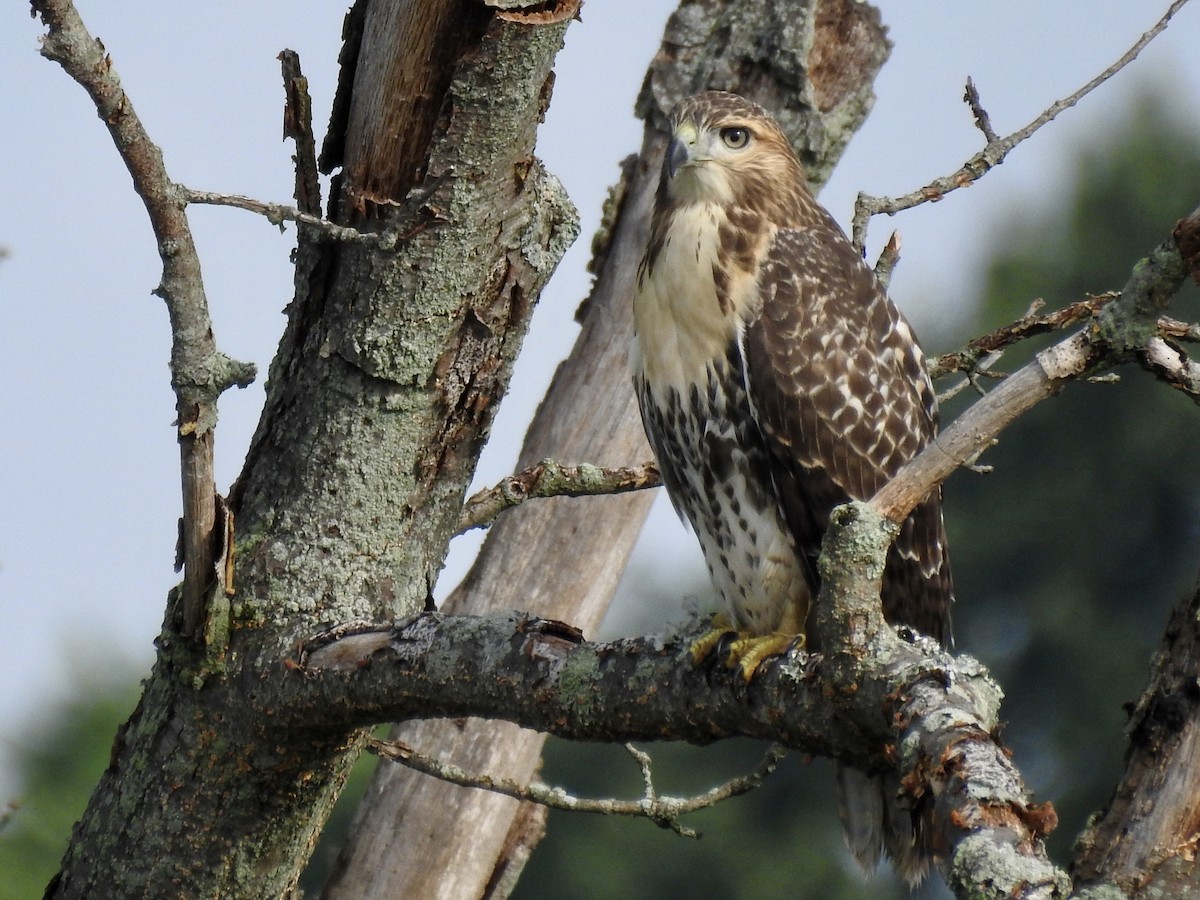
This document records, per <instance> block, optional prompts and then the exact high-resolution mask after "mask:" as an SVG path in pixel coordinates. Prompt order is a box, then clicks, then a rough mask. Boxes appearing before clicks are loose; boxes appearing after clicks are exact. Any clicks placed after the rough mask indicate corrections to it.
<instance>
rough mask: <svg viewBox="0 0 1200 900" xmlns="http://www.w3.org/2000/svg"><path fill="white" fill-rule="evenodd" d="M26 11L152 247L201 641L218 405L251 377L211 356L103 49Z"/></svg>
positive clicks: (148, 161) (69, 24) (70, 17)
mask: <svg viewBox="0 0 1200 900" xmlns="http://www.w3.org/2000/svg"><path fill="white" fill-rule="evenodd" d="M33 9H34V12H36V13H37V14H38V15H40V16H41V19H42V22H43V23H44V24H45V25H46V28H47V34H46V36H45V37H44V38H42V51H41V52H42V55H43V56H45V57H46V58H47V59H50V60H53V61H54V62H57V63H58V64H59V65H61V66H62V67H63V69H64V70H66V72H67V74H69V75H70V76H71V77H72V78H74V79H75V81H77V82H78V83H79V85H80V86H81V87H83V89H84V90H86V91H87V93H88V95H89V96H90V97H91V98H92V102H93V103H94V104H95V106H96V111H97V112H98V113H99V115H100V119H101V121H103V122H104V123H105V125H106V126H107V128H108V131H109V134H110V135H111V136H112V139H113V143H114V144H115V145H116V148H117V152H118V153H120V155H121V159H122V161H123V162H124V163H125V166H126V168H127V169H128V170H129V174H130V175H131V176H132V177H133V185H134V190H135V191H137V194H138V196H139V197H141V198H142V203H143V204H144V205H145V207H146V213H147V215H148V216H149V218H150V225H151V227H152V228H153V229H154V236H155V238H156V239H157V241H158V253H159V256H160V257H161V259H162V264H163V273H162V281H161V282H160V283H159V286H158V287H157V288H156V289H155V291H154V293H156V294H157V295H158V296H160V297H161V298H162V299H163V300H164V301H165V302H166V305H167V312H168V314H169V316H170V320H171V386H172V388H174V391H175V397H176V410H177V412H178V420H177V427H178V439H179V447H180V457H181V460H180V461H181V468H182V482H183V529H182V548H183V554H182V556H183V562H184V580H183V599H182V608H181V612H182V623H181V625H182V630H183V632H184V633H185V634H188V635H192V636H199V635H202V634H203V633H204V632H205V617H206V614H207V612H206V607H207V602H208V598H209V596H210V586H212V585H214V584H216V585H217V586H218V588H219V591H218V592H219V593H223V589H220V585H221V578H222V575H223V573H222V572H220V571H218V570H217V567H216V566H215V563H216V561H217V558H218V556H219V555H220V549H219V548H220V543H221V541H220V540H219V536H218V535H217V501H216V488H215V485H214V483H213V428H214V426H215V425H216V422H217V397H218V396H219V395H220V394H221V392H222V391H224V390H226V389H227V388H230V387H233V386H234V385H237V386H238V387H245V386H246V385H248V384H250V382H252V381H253V380H254V377H255V374H256V371H255V367H254V365H253V364H251V363H242V362H238V361H236V360H234V359H231V358H230V357H228V356H226V355H225V354H223V353H221V352H219V351H218V350H217V346H216V342H215V340H214V338H213V329H212V319H211V318H210V316H209V312H208V300H207V298H206V297H205V295H204V282H203V280H202V278H201V275H200V258H199V256H198V254H197V253H196V245H195V243H194V241H193V240H192V232H191V228H190V227H189V225H188V221H187V215H186V213H185V202H184V199H183V196H182V192H181V191H180V189H179V187H178V186H177V185H176V184H175V183H174V182H172V181H171V179H170V177H169V176H168V174H167V169H166V166H165V165H164V163H163V159H162V152H161V151H160V150H159V149H158V147H156V146H155V145H154V143H153V142H152V141H151V140H150V136H149V135H148V134H147V133H146V130H145V128H144V127H143V125H142V122H141V120H140V119H139V118H138V116H137V113H136V112H135V111H134V108H133V103H132V101H131V100H130V99H129V96H128V95H127V94H126V93H125V90H124V89H123V88H122V87H121V80H120V78H119V77H118V76H117V72H116V70H115V69H114V67H113V64H112V60H111V59H110V58H109V56H108V54H107V53H105V51H104V45H103V44H101V43H100V41H98V40H96V39H95V38H94V37H92V35H91V34H90V33H89V32H88V30H87V27H86V26H85V25H84V24H83V20H82V19H81V18H80V17H79V13H78V12H77V11H76V10H75V7H74V5H73V4H72V3H71V2H70V0H33Z"/></svg>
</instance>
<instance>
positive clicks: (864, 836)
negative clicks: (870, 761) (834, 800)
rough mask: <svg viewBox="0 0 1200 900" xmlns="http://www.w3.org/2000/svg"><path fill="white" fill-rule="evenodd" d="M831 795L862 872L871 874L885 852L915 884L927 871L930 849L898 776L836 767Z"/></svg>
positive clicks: (907, 879)
mask: <svg viewBox="0 0 1200 900" xmlns="http://www.w3.org/2000/svg"><path fill="white" fill-rule="evenodd" d="M837 793H838V815H839V816H840V817H841V820H842V831H843V833H844V834H845V837H846V845H847V847H849V849H850V853H851V855H853V857H854V859H855V861H856V862H857V863H858V864H859V865H860V866H862V868H863V869H864V871H866V872H873V871H874V870H875V868H876V866H878V865H879V860H880V859H881V858H883V856H884V855H885V854H886V855H887V857H888V858H890V859H891V861H892V865H893V866H894V867H895V868H896V871H897V872H898V873H899V874H900V875H901V877H903V878H904V879H905V880H906V881H907V882H908V883H909V884H910V885H911V886H914V887H915V886H916V885H917V884H919V883H920V882H921V880H922V879H924V877H925V875H926V873H927V872H928V870H929V863H930V850H929V848H928V846H927V845H926V840H925V837H924V835H923V834H922V828H921V821H920V816H919V815H918V814H917V813H916V811H915V810H913V808H912V806H911V804H909V803H908V802H907V801H906V800H905V798H904V797H903V795H902V794H901V793H900V776H899V775H897V774H896V773H894V772H888V773H885V774H883V775H867V774H865V773H863V772H860V771H859V770H858V769H851V768H848V767H846V766H838V769H837Z"/></svg>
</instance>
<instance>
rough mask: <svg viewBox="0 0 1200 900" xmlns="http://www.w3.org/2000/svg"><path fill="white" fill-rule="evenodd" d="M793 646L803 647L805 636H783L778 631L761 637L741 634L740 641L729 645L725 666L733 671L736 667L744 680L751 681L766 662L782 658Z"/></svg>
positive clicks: (760, 635)
mask: <svg viewBox="0 0 1200 900" xmlns="http://www.w3.org/2000/svg"><path fill="white" fill-rule="evenodd" d="M793 646H800V647H803V646H804V635H802V634H781V633H780V632H778V631H775V632H772V633H771V634H759V635H749V634H745V633H739V636H738V639H737V640H735V641H734V642H733V643H732V644H730V645H729V656H728V657H727V658H726V660H725V665H727V666H728V667H729V668H731V669H732V668H734V667H736V668H737V670H738V671H739V672H740V673H741V675H742V678H743V679H745V680H746V681H749V680H750V679H751V678H753V677H754V673H755V672H757V671H758V667H759V666H761V665H762V664H763V662H764V661H765V660H767V659H769V658H770V657H772V656H782V655H783V654H785V653H787V652H788V651H789V650H791V649H792V647H793Z"/></svg>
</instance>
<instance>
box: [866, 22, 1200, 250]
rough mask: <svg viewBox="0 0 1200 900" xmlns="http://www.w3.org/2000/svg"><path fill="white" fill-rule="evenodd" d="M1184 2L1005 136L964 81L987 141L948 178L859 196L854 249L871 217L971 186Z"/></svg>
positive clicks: (1098, 81) (1125, 61)
mask: <svg viewBox="0 0 1200 900" xmlns="http://www.w3.org/2000/svg"><path fill="white" fill-rule="evenodd" d="M1187 2H1188V0H1175V2H1174V3H1172V4H1171V6H1170V8H1169V9H1168V10H1167V11H1166V13H1165V14H1164V15H1163V17H1162V18H1161V19H1159V20H1158V23H1157V24H1156V25H1155V26H1154V27H1153V28H1151V29H1150V30H1149V31H1147V32H1146V33H1145V34H1143V35H1142V36H1141V37H1140V38H1139V39H1138V40H1137V42H1136V43H1135V44H1134V45H1133V46H1132V47H1130V48H1129V50H1128V51H1127V52H1126V53H1125V55H1124V56H1122V57H1121V58H1120V59H1118V60H1117V61H1116V62H1115V63H1113V64H1112V65H1111V66H1109V67H1108V68H1107V69H1105V70H1104V71H1103V72H1101V73H1100V74H1099V75H1097V76H1096V77H1095V78H1093V79H1092V80H1091V81H1089V82H1088V83H1087V84H1085V85H1084V86H1083V87H1081V88H1080V89H1079V90H1077V91H1076V92H1075V93H1073V94H1071V95H1070V96H1067V97H1064V98H1062V99H1061V100H1056V101H1055V102H1054V103H1052V104H1050V106H1049V107H1047V108H1046V110H1045V111H1044V112H1043V113H1042V114H1041V115H1039V116H1038V117H1037V118H1036V119H1034V120H1033V121H1032V122H1030V123H1029V124H1028V125H1026V126H1025V127H1024V128H1021V129H1019V130H1017V131H1014V132H1013V133H1012V134H1010V135H1009V136H1008V137H1004V138H998V137H996V136H995V134H994V132H991V124H990V120H989V119H988V117H987V113H986V112H984V110H983V107H982V105H981V104H980V101H979V94H978V92H977V91H976V90H975V86H974V83H973V82H971V81H969V80H968V82H967V93H966V97H965V99H966V101H967V103H968V104H970V106H971V111H972V113H973V114H974V115H975V121H976V124H977V125H978V127H979V128H980V130H981V131H983V133H984V134H985V135H987V136H988V138H987V145H986V146H985V147H984V148H983V149H982V150H981V151H980V152H979V153H977V154H975V155H974V156H973V157H971V158H970V159H969V160H967V161H966V162H965V163H964V164H963V165H962V167H961V168H959V169H958V171H956V172H954V173H953V174H951V175H947V176H944V177H942V178H935V179H934V180H933V181H931V182H930V183H929V184H927V185H925V186H924V187H922V188H918V189H917V190H915V191H913V192H912V193H909V194H904V195H903V196H900V197H873V196H871V195H870V194H866V193H860V194H859V195H858V200H856V201H855V204H854V219H853V225H852V229H851V233H852V236H853V238H854V244H855V246H857V247H862V246H863V245H864V244H865V242H866V239H867V226H868V224H869V223H870V220H871V217H872V216H876V215H879V214H880V213H886V214H887V215H889V216H890V215H894V214H896V213H898V212H900V211H901V210H905V209H911V208H912V207H914V206H920V205H921V204H922V203H928V202H930V201H937V200H941V199H942V198H943V197H944V196H946V195H947V194H949V193H950V192H951V191H956V190H958V189H959V188H961V187H968V186H969V185H971V184H974V183H975V181H977V180H978V179H979V178H981V177H982V176H983V175H984V174H986V173H987V172H988V171H990V170H991V169H993V168H995V167H996V166H998V165H1000V163H1002V162H1004V159H1005V157H1006V156H1008V154H1009V152H1010V151H1011V150H1012V149H1013V148H1014V147H1016V146H1017V145H1018V144H1020V143H1021V142H1022V141H1024V140H1025V139H1026V138H1028V137H1029V136H1030V135H1032V134H1033V133H1034V132H1035V131H1037V130H1038V129H1039V128H1041V127H1042V126H1043V125H1045V124H1047V123H1048V122H1050V121H1051V120H1052V119H1054V118H1055V117H1056V116H1057V115H1058V114H1059V113H1061V112H1063V111H1064V110H1066V109H1069V108H1070V107H1072V106H1074V105H1075V104H1076V103H1078V102H1079V101H1080V100H1082V99H1083V98H1084V97H1086V96H1087V95H1088V94H1090V93H1091V92H1092V91H1094V90H1095V89H1096V88H1098V87H1099V86H1100V85H1102V84H1104V82H1106V81H1108V79H1110V78H1112V77H1113V76H1114V75H1116V74H1117V73H1118V72H1120V71H1121V70H1122V69H1123V68H1125V67H1126V66H1127V65H1129V64H1130V63H1131V62H1133V61H1134V60H1135V59H1136V58H1137V56H1138V54H1139V53H1141V52H1142V50H1144V49H1145V47H1146V45H1147V44H1149V43H1150V42H1151V41H1152V40H1154V38H1156V37H1157V36H1158V35H1159V34H1161V33H1162V32H1163V31H1164V30H1165V29H1166V27H1167V24H1168V23H1169V22H1170V21H1171V19H1172V17H1174V15H1175V14H1176V13H1177V12H1179V10H1180V9H1181V8H1182V7H1183V5H1184V4H1185V3H1187Z"/></svg>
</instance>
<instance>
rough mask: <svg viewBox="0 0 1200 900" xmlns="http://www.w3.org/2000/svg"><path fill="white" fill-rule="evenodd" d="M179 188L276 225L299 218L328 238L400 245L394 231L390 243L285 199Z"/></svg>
mask: <svg viewBox="0 0 1200 900" xmlns="http://www.w3.org/2000/svg"><path fill="white" fill-rule="evenodd" d="M179 190H180V191H181V192H182V194H183V199H184V202H186V203H204V204H208V205H210V206H232V207H233V208H234V209H244V210H246V211H247V212H252V213H256V214H258V215H260V216H262V217H264V218H265V219H266V220H267V221H268V222H270V223H271V224H272V225H278V226H280V227H281V228H282V226H283V223H284V222H296V223H297V224H299V225H306V226H308V227H309V228H312V229H314V231H316V232H317V234H318V235H319V236H321V237H323V238H325V239H326V240H330V241H344V242H347V243H349V242H353V241H365V242H370V243H372V244H379V245H381V246H383V248H384V249H391V248H393V247H395V245H396V237H395V235H394V234H393V235H391V242H390V244H388V243H385V239H386V238H387V234H376V233H373V232H367V231H359V230H358V229H357V228H350V227H348V226H346V225H338V224H337V223H335V222H331V221H329V220H328V219H325V218H322V217H321V216H319V215H313V214H312V213H307V212H303V211H302V210H299V209H297V208H296V207H294V206H288V205H286V204H283V203H271V202H269V201H266V200H255V199H254V198H252V197H244V196H242V195H241V194H218V193H216V192H214V191H197V190H193V189H192V188H189V187H184V186H182V185H180V187H179Z"/></svg>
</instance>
